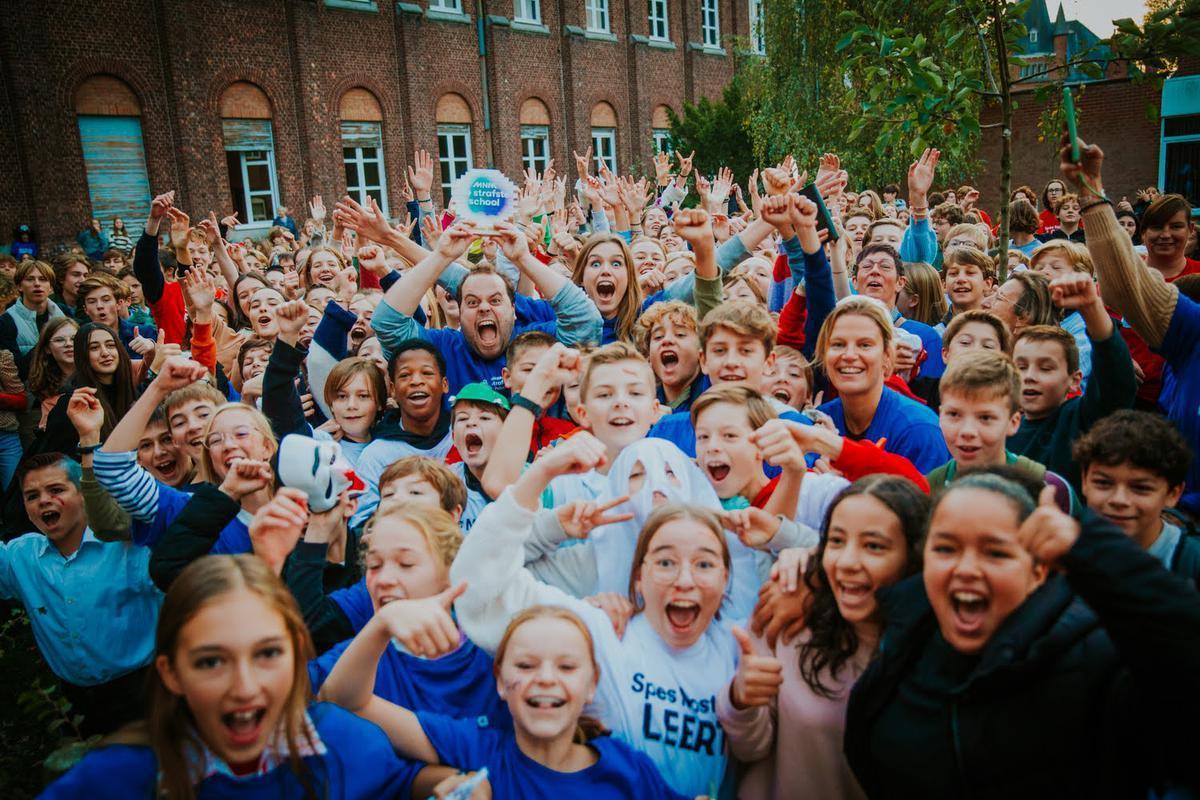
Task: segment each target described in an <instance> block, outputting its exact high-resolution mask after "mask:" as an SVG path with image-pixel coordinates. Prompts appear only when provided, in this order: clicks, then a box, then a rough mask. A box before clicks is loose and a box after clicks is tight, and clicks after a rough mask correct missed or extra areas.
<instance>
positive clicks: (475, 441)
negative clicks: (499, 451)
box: [463, 433, 483, 456]
mask: <svg viewBox="0 0 1200 800" xmlns="http://www.w3.org/2000/svg"><path fill="white" fill-rule="evenodd" d="M463 447H464V448H466V451H467V455H471V456H475V455H479V451H480V450H482V449H483V439H482V437H480V435H479V434H477V433H468V434H467V435H466V436H465V437H464V438H463Z"/></svg>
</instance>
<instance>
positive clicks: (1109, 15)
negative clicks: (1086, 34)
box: [1046, 0, 1146, 39]
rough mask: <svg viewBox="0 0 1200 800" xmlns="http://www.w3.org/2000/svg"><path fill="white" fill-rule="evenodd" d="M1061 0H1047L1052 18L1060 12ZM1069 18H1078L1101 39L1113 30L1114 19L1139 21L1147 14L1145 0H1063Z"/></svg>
mask: <svg viewBox="0 0 1200 800" xmlns="http://www.w3.org/2000/svg"><path fill="white" fill-rule="evenodd" d="M1059 2H1060V0H1046V8H1047V9H1048V10H1049V11H1050V19H1054V17H1055V15H1057V14H1058V6H1059ZM1061 3H1062V5H1063V13H1064V14H1066V17H1067V19H1077V20H1079V21H1080V22H1082V23H1083V24H1084V25H1087V26H1088V27H1089V28H1091V30H1092V32H1093V33H1095V34H1096V35H1097V36H1099V37H1100V38H1101V39H1103V38H1105V37H1106V36H1108V35H1109V34H1111V33H1112V32H1113V26H1112V21H1113V20H1114V19H1121V18H1123V17H1131V18H1133V19H1135V20H1137V21H1139V22H1141V19H1142V17H1143V16H1145V14H1146V3H1145V0H1061Z"/></svg>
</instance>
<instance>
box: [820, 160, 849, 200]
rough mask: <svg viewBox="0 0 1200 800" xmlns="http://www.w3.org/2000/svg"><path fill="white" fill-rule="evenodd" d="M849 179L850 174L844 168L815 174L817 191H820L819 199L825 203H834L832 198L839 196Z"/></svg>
mask: <svg viewBox="0 0 1200 800" xmlns="http://www.w3.org/2000/svg"><path fill="white" fill-rule="evenodd" d="M849 181H850V175H849V173H847V172H846V170H844V169H839V170H834V171H833V172H826V173H824V174H820V173H818V174H817V180H816V184H817V191H818V192H820V193H821V199H822V200H824V201H825V205H827V206H831V205H835V203H834V200H836V199H837V198H838V197H840V196H841V194H842V192H843V191H845V189H846V184H847V183H848V182H849Z"/></svg>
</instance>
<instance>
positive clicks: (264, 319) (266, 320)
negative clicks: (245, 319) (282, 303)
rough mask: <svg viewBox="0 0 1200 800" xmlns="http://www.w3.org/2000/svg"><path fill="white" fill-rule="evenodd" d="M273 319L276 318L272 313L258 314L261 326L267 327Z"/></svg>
mask: <svg viewBox="0 0 1200 800" xmlns="http://www.w3.org/2000/svg"><path fill="white" fill-rule="evenodd" d="M272 319H274V318H273V317H272V316H271V315H270V314H259V315H258V324H259V326H260V327H264V328H265V327H266V326H268V325H270V324H271V320H272Z"/></svg>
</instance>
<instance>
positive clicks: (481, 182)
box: [450, 169, 517, 231]
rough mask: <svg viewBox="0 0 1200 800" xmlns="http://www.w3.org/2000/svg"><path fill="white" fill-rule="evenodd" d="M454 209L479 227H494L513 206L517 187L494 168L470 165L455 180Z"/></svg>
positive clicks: (512, 209) (490, 229)
mask: <svg viewBox="0 0 1200 800" xmlns="http://www.w3.org/2000/svg"><path fill="white" fill-rule="evenodd" d="M450 196H451V199H453V200H454V213H455V216H456V217H457V218H458V219H462V220H466V221H467V222H468V223H469V224H470V225H471V226H472V227H474V228H476V229H478V230H481V231H494V230H495V229H496V228H495V225H496V223H498V222H503V221H504V220H506V219H508V218H509V217H511V216H512V214H513V211H515V210H516V197H517V187H516V186H515V185H514V184H513V182H512V181H510V180H509V179H508V178H507V177H505V175H504V173H503V172H500V171H499V170H496V169H473V170H470V171H468V172H467V174H465V175H463V176H462V177H461V178H459V179H458V180H457V181H455V182H454V186H453V188H452V189H451V192H450Z"/></svg>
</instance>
